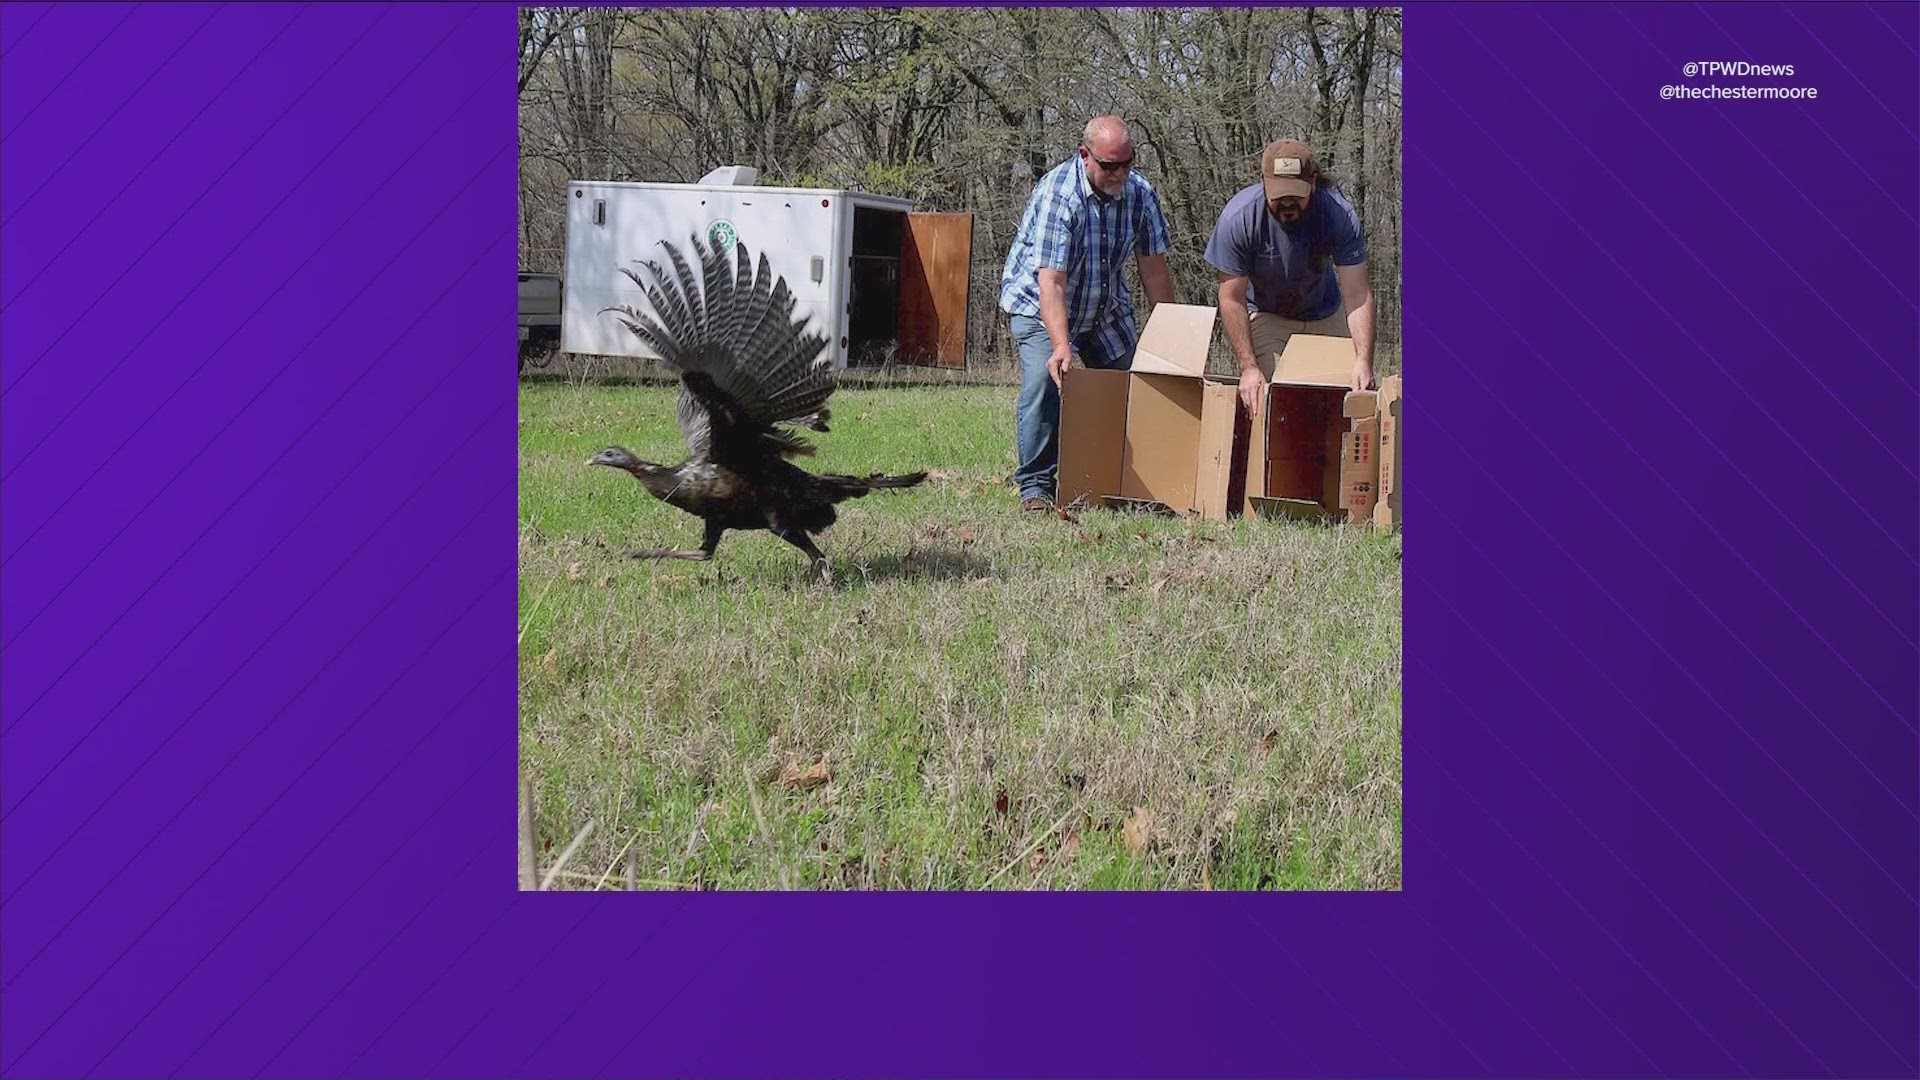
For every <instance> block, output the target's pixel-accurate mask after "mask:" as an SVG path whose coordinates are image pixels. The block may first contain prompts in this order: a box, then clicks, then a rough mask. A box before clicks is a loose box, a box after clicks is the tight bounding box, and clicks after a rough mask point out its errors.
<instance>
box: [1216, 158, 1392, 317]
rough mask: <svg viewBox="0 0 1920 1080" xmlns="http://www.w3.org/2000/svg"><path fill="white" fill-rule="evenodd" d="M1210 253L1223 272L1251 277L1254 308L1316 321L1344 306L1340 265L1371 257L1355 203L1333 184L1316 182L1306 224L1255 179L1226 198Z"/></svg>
mask: <svg viewBox="0 0 1920 1080" xmlns="http://www.w3.org/2000/svg"><path fill="white" fill-rule="evenodd" d="M1206 259H1207V262H1208V263H1210V264H1211V265H1212V266H1213V268H1214V269H1216V270H1219V271H1220V272H1221V273H1223V274H1229V275H1232V276H1234V277H1245V278H1247V279H1248V285H1247V306H1248V307H1249V308H1250V309H1252V310H1254V311H1264V312H1267V313H1268V314H1271V315H1279V316H1281V317H1283V318H1288V319H1299V320H1301V321H1302V322H1311V321H1313V320H1314V319H1324V318H1326V317H1327V316H1329V315H1333V314H1336V313H1338V312H1339V310H1340V282H1339V279H1338V278H1337V277H1336V276H1335V275H1334V272H1333V268H1334V267H1335V266H1353V265H1354V264H1356V263H1362V262H1365V261H1367V239H1366V237H1365V236H1364V235H1362V234H1361V232H1360V215H1359V214H1357V213H1355V212H1354V209H1353V204H1352V203H1350V202H1348V201H1347V197H1346V196H1345V195H1342V194H1340V193H1339V192H1338V191H1335V190H1333V189H1332V188H1316V189H1315V190H1314V193H1313V198H1312V199H1310V200H1308V202H1307V212H1306V214H1305V215H1304V216H1302V217H1301V219H1300V223H1299V224H1298V225H1297V226H1295V227H1293V228H1291V229H1288V228H1284V227H1282V226H1281V224H1280V222H1279V221H1278V220H1276V219H1275V218H1274V216H1273V214H1272V213H1271V212H1270V211H1269V210H1268V209H1267V197H1266V192H1265V190H1264V189H1263V188H1262V186H1261V185H1259V184H1254V185H1253V186H1252V187H1248V188H1243V189H1242V190H1241V191H1240V192H1239V193H1238V194H1236V195H1234V197H1233V198H1231V199H1229V200H1227V206H1226V209H1224V210H1222V211H1220V220H1219V222H1218V223H1216V224H1215V225H1214V227H1213V238H1212V239H1211V240H1208V241H1207V251H1206Z"/></svg>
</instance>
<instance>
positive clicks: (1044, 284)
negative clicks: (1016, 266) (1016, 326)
mask: <svg viewBox="0 0 1920 1080" xmlns="http://www.w3.org/2000/svg"><path fill="white" fill-rule="evenodd" d="M1040 325H1042V326H1044V327H1046V328H1047V340H1048V341H1051V342H1053V352H1051V353H1049V354H1048V355H1047V374H1049V375H1052V376H1053V385H1055V386H1059V385H1060V380H1061V379H1062V378H1064V377H1065V376H1066V373H1067V365H1068V364H1069V363H1071V362H1072V360H1073V349H1072V345H1071V339H1069V338H1068V336H1067V272H1066V271H1065V270H1049V269H1047V268H1046V267H1044V266H1043V267H1041V268H1040Z"/></svg>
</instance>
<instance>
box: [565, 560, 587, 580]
mask: <svg viewBox="0 0 1920 1080" xmlns="http://www.w3.org/2000/svg"><path fill="white" fill-rule="evenodd" d="M586 576H587V566H586V564H585V563H568V564H567V580H568V581H579V580H580V579H581V578H583V577H586Z"/></svg>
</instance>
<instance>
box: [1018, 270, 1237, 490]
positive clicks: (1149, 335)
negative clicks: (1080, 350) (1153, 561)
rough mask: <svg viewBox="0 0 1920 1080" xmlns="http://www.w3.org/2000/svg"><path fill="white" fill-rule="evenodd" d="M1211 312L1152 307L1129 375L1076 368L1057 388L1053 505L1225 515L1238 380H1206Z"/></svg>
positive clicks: (1233, 476) (1233, 471) (1233, 463)
mask: <svg viewBox="0 0 1920 1080" xmlns="http://www.w3.org/2000/svg"><path fill="white" fill-rule="evenodd" d="M1214 316H1215V310H1214V309H1213V308H1211V307H1206V306H1202V305H1197V304H1159V305H1156V306H1155V307H1154V309H1153V314H1152V316H1151V317H1150V318H1149V319H1148V320H1147V325H1146V328H1145V329H1144V330H1143V331H1141V334H1140V343H1139V345H1138V347H1137V348H1136V349H1135V350H1134V357H1133V367H1132V369H1131V370H1129V371H1103V370H1100V369H1097V368H1085V367H1073V368H1069V369H1068V370H1067V374H1066V378H1065V379H1064V380H1063V385H1062V387H1061V394H1060V472H1059V487H1058V491H1057V498H1056V501H1057V502H1058V503H1059V505H1061V506H1062V507H1073V506H1075V505H1080V506H1087V505H1095V504H1100V505H1114V506H1129V505H1130V506H1136V507H1145V508H1149V509H1156V510H1163V511H1170V512H1172V513H1176V514H1198V515H1200V516H1201V517H1206V518H1212V519H1214V520H1219V521H1224V520H1226V518H1227V516H1228V514H1229V513H1230V512H1231V511H1232V510H1234V509H1235V503H1236V502H1237V501H1238V500H1237V499H1234V498H1232V497H1231V496H1232V494H1233V489H1234V488H1235V487H1236V486H1237V480H1238V478H1239V476H1240V472H1241V470H1240V467H1239V459H1238V458H1237V456H1236V454H1235V452H1234V450H1235V447H1234V434H1235V430H1234V429H1235V416H1236V412H1237V410H1238V407H1239V383H1238V380H1235V379H1226V378H1220V377H1216V376H1210V375H1208V374H1207V373H1206V370H1207V349H1208V346H1209V345H1211V344H1212V341H1213V325H1214Z"/></svg>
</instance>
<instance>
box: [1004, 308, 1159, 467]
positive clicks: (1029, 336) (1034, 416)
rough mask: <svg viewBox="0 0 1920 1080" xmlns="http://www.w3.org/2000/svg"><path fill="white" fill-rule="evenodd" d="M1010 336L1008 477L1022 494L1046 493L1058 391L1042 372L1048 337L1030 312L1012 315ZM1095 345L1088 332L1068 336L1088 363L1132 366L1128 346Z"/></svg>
mask: <svg viewBox="0 0 1920 1080" xmlns="http://www.w3.org/2000/svg"><path fill="white" fill-rule="evenodd" d="M1013 340H1014V344H1016V345H1018V346H1019V348H1020V399H1019V402H1018V403H1017V404H1016V405H1015V406H1014V414H1013V431H1014V452H1015V456H1016V457H1017V458H1018V459H1019V462H1020V464H1019V466H1018V467H1017V468H1015V469H1014V470H1013V482H1014V483H1015V484H1017V485H1019V487H1020V498H1021V499H1023V500H1025V499H1031V498H1035V497H1041V498H1047V499H1051V498H1053V493H1054V485H1055V483H1056V482H1057V480H1058V474H1059V469H1060V391H1059V389H1058V388H1056V387H1055V386H1054V385H1053V377H1052V376H1051V375H1048V374H1047V357H1048V356H1050V355H1052V353H1053V340H1052V339H1051V338H1049V337H1047V328H1046V326H1045V325H1043V324H1042V323H1041V322H1040V320H1039V319H1037V318H1035V317H1033V316H1031V315H1015V316H1013ZM1099 348H1100V346H1099V344H1098V343H1097V342H1096V341H1095V340H1094V336H1093V335H1092V334H1088V335H1086V336H1085V337H1082V338H1079V339H1077V340H1075V341H1074V342H1073V350H1074V354H1075V356H1076V357H1077V359H1078V361H1079V362H1080V363H1083V364H1085V365H1086V366H1087V367H1092V368H1117V369H1120V370H1123V371H1124V370H1126V369H1128V368H1130V367H1132V366H1133V352H1132V350H1131V349H1129V350H1128V352H1127V353H1126V355H1124V356H1106V355H1103V354H1101V353H1100V352H1099Z"/></svg>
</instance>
